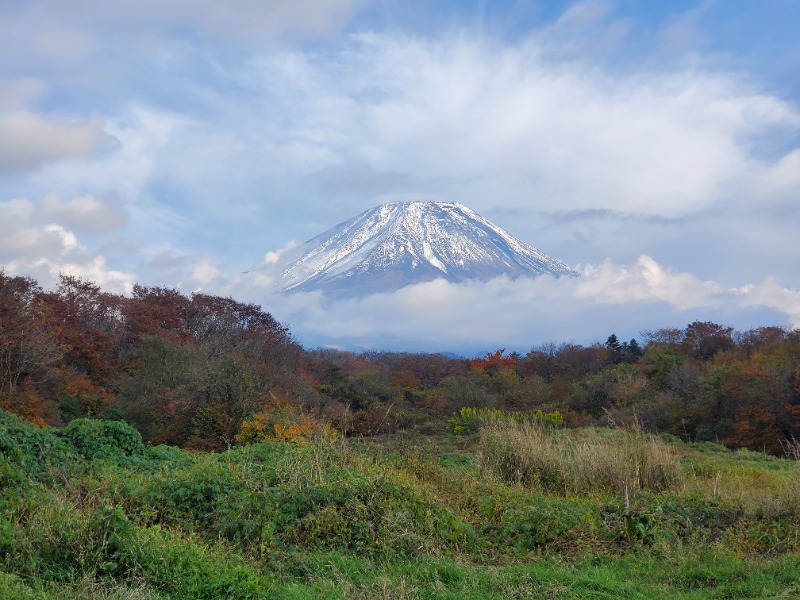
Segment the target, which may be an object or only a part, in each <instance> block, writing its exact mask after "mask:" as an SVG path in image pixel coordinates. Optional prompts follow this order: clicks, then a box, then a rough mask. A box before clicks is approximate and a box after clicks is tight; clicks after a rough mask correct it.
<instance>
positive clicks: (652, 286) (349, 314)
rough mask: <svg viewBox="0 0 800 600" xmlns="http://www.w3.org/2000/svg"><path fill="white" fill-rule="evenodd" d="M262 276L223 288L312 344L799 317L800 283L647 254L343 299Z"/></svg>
mask: <svg viewBox="0 0 800 600" xmlns="http://www.w3.org/2000/svg"><path fill="white" fill-rule="evenodd" d="M255 275H256V276H260V277H262V278H263V279H261V280H257V279H250V278H249V277H250V275H245V276H240V277H237V278H236V280H235V281H232V282H230V284H229V287H227V288H226V291H227V292H228V293H233V294H234V295H235V296H236V297H240V298H246V299H248V300H249V301H255V302H259V303H262V304H263V305H264V306H265V307H266V308H267V309H268V310H270V311H272V312H273V314H275V315H276V317H277V318H279V319H280V320H282V321H283V322H285V323H287V324H288V325H289V326H290V328H291V329H292V331H293V332H294V333H295V334H296V335H297V337H298V338H299V340H300V341H301V343H305V344H307V345H312V346H314V345H328V344H338V345H345V346H347V347H349V348H353V349H358V348H395V349H409V350H415V349H416V350H433V351H436V350H444V349H455V350H462V351H469V350H476V351H479V350H480V349H481V348H483V349H491V348H494V347H501V346H507V347H508V348H516V349H521V348H525V347H526V346H527V347H530V346H532V345H534V344H535V343H540V342H542V341H545V340H547V339H555V340H560V341H569V340H576V341H579V342H581V343H591V342H592V341H595V340H602V339H605V337H604V336H608V335H609V334H610V333H612V332H614V331H617V332H618V333H621V334H622V335H624V336H626V337H627V336H629V335H638V331H639V330H643V329H650V328H657V327H661V326H667V325H672V324H678V325H683V324H685V323H689V322H691V321H693V320H696V319H701V320H707V319H710V320H717V321H721V322H723V323H724V324H731V325H734V326H735V327H737V328H742V329H746V328H748V327H749V325H750V324H751V323H752V322H753V319H754V318H756V316H757V317H758V318H763V317H765V316H766V317H770V318H772V319H774V320H773V321H772V322H770V323H769V324H778V325H785V324H792V325H797V324H798V323H799V322H800V292H798V291H796V290H791V289H787V288H785V287H782V286H780V285H779V284H778V283H777V282H775V281H774V280H767V281H765V282H763V283H758V284H747V285H745V286H741V287H739V288H731V289H728V288H724V287H723V286H721V285H720V284H719V283H717V282H713V281H702V280H700V279H698V278H697V277H695V276H694V275H692V274H689V273H682V272H678V271H676V270H674V269H671V268H669V267H666V266H663V265H660V264H659V263H658V262H656V261H655V260H653V259H652V258H650V257H648V256H641V257H639V258H638V259H637V260H636V262H635V263H634V264H632V265H617V264H614V263H613V262H611V261H608V260H606V261H604V262H603V263H602V264H600V265H599V266H591V265H589V266H586V267H584V269H583V272H582V276H581V277H579V278H576V279H570V278H560V279H553V278H550V277H539V278H535V279H526V278H522V279H517V280H511V279H508V278H507V277H499V278H496V279H493V280H491V281H488V282H478V281H470V282H465V283H461V284H454V283H448V282H446V281H444V280H441V279H440V280H435V281H431V282H427V283H422V284H418V285H413V286H408V287H406V288H403V289H400V290H398V291H396V292H394V293H387V294H374V295H371V296H367V297H365V298H354V299H346V300H332V299H329V298H327V297H325V296H324V295H322V294H321V293H319V292H314V293H299V294H292V295H272V294H271V290H272V288H273V286H274V281H275V280H274V273H273V274H270V272H269V270H268V269H265V270H262V271H260V272H257V273H256V274H255ZM260 284H263V287H262V286H260ZM726 319H727V320H726ZM756 322H757V323H759V324H762V323H760V322H759V321H756ZM623 331H625V333H623Z"/></svg>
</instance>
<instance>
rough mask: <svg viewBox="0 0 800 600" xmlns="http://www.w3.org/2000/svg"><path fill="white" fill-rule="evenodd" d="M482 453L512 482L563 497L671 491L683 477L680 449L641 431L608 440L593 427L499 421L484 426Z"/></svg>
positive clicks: (488, 464)
mask: <svg viewBox="0 0 800 600" xmlns="http://www.w3.org/2000/svg"><path fill="white" fill-rule="evenodd" d="M480 457H481V466H482V467H483V468H484V469H485V470H486V471H487V472H490V473H493V474H494V475H496V476H498V477H500V478H501V479H502V480H504V481H506V482H508V483H513V484H519V485H523V486H528V487H532V488H537V489H541V490H544V491H547V492H552V493H558V494H563V495H565V496H568V495H571V494H587V493H592V492H600V493H615V494H627V495H631V494H635V493H636V492H638V491H639V490H654V491H660V490H668V489H674V488H675V487H676V486H678V485H680V483H681V482H682V479H683V475H682V471H681V468H680V456H679V454H678V452H677V451H676V450H675V449H674V448H673V447H671V446H669V445H667V444H666V443H665V442H663V441H661V440H660V439H658V438H656V437H654V436H650V435H647V434H643V433H629V434H627V435H624V436H621V437H619V439H616V440H609V439H605V438H604V437H603V436H601V435H600V434H599V433H598V432H597V431H596V430H594V429H581V430H562V431H553V430H549V429H546V428H544V427H542V426H540V425H537V424H529V423H518V422H516V421H506V422H497V423H491V424H489V425H487V426H485V427H484V428H483V429H482V430H481V434H480Z"/></svg>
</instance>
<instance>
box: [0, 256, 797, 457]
mask: <svg viewBox="0 0 800 600" xmlns="http://www.w3.org/2000/svg"><path fill="white" fill-rule="evenodd" d="M287 407H288V408H289V409H291V410H287ZM464 407H474V408H491V409H501V410H531V409H533V410H543V411H545V412H552V411H559V412H560V413H561V414H562V415H563V416H564V419H565V422H566V423H567V424H568V425H572V426H580V425H586V424H606V423H612V422H613V423H632V422H634V421H635V422H636V423H637V424H638V426H641V427H644V428H646V429H648V430H652V431H658V432H664V433H669V434H673V435H676V436H679V437H681V438H683V439H686V440H690V441H718V442H722V443H724V444H726V445H728V446H730V447H734V448H751V449H764V450H767V451H770V452H773V453H780V452H782V449H783V445H784V444H785V443H786V441H787V440H792V439H796V438H800V330H789V329H786V328H782V327H772V326H770V327H759V328H756V329H753V330H750V331H743V332H741V331H734V330H733V328H731V327H727V326H724V325H719V324H716V323H712V322H701V321H696V322H693V323H690V324H689V325H687V326H686V327H684V328H675V327H664V328H661V329H654V330H648V331H643V332H641V333H640V339H639V340H636V339H631V340H630V341H627V342H626V341H620V340H619V339H618V338H617V336H616V335H614V334H611V335H609V337H608V339H607V340H606V342H605V343H600V342H598V343H596V344H592V345H589V346H583V345H579V344H570V343H556V342H547V343H544V344H540V345H538V346H535V347H534V348H532V349H531V351H530V352H528V353H527V354H526V355H524V356H522V355H520V354H517V353H511V354H505V352H504V351H503V350H502V349H499V350H493V351H492V352H488V353H487V354H486V355H485V356H484V357H479V358H474V359H471V360H470V359H458V358H450V357H446V356H441V355H431V354H415V353H395V352H366V353H350V352H341V351H334V350H326V349H309V350H306V349H303V348H302V347H301V346H300V345H299V344H298V343H297V341H296V340H294V338H293V337H292V335H291V332H290V331H289V330H288V329H287V328H286V327H285V326H283V325H282V324H280V323H279V322H277V321H276V320H275V319H274V318H273V317H272V315H270V314H269V313H268V312H265V311H264V310H263V309H262V308H261V307H259V306H257V305H254V304H246V303H241V302H238V301H236V300H234V299H232V298H225V297H220V296H214V295H208V294H201V293H195V294H190V295H185V294H183V293H181V292H180V291H178V290H175V289H170V288H163V287H144V286H140V285H137V286H135V287H134V288H133V292H132V294H131V295H130V296H122V295H117V294H111V293H108V292H104V291H103V290H101V289H100V288H99V287H98V286H97V285H95V284H93V283H91V282H89V281H86V280H83V279H80V278H77V277H73V276H70V275H62V276H61V277H60V279H59V283H58V285H57V286H56V288H55V289H54V290H49V291H48V290H44V289H43V288H41V287H40V286H39V284H38V283H37V282H36V281H35V280H34V279H32V278H29V277H23V276H10V275H8V274H6V273H5V272H3V271H2V270H0V408H2V409H4V410H7V411H10V412H14V413H16V414H19V415H21V416H22V417H24V418H25V419H26V420H28V421H29V422H32V423H35V424H38V425H41V426H44V425H64V424H66V423H68V422H69V421H71V420H73V419H75V418H77V417H84V416H91V417H97V418H102V419H107V420H124V421H126V422H128V423H130V424H131V425H133V426H134V427H136V428H137V429H138V430H139V431H140V432H141V433H142V435H143V437H144V439H145V440H146V441H148V442H150V443H153V444H159V443H166V444H172V445H177V446H181V447H186V448H193V449H198V450H218V449H223V448H226V447H228V446H230V445H232V444H235V443H237V436H238V439H239V440H241V439H242V437H241V434H242V431H243V424H244V431H247V432H251V431H253V430H254V428H253V423H254V422H266V421H264V419H266V417H265V416H264V415H265V414H267V413H269V411H270V410H278V411H280V414H282V415H284V414H290V413H292V412H294V413H295V414H302V415H311V416H313V417H314V418H316V419H319V420H321V421H325V422H328V423H330V424H332V425H333V426H334V427H336V428H337V429H338V430H340V431H342V432H344V433H345V434H348V435H374V434H381V433H387V432H391V431H396V430H399V429H406V428H416V429H417V430H418V431H420V432H422V433H424V432H426V431H430V432H434V431H441V430H443V429H444V426H443V425H442V423H444V422H445V421H446V420H447V418H449V417H451V416H452V415H453V413H454V412H456V411H459V410H460V409H461V408H464ZM254 415H257V416H258V419H262V421H258V420H256V421H253V419H254ZM270 422H271V421H270Z"/></svg>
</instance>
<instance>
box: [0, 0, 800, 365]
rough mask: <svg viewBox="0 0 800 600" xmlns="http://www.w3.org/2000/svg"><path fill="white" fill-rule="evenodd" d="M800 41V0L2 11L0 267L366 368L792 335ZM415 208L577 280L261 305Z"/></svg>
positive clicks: (197, 2) (450, 0)
mask: <svg viewBox="0 0 800 600" xmlns="http://www.w3.org/2000/svg"><path fill="white" fill-rule="evenodd" d="M798 28H800V2H797V1H796V0H761V1H759V2H752V1H751V0H716V1H715V0H705V1H701V0H673V1H670V2H651V1H649V0H616V1H614V0H608V1H605V0H589V1H586V2H563V1H558V0H550V1H543V0H541V1H534V0H493V1H491V2H489V1H487V0H482V1H478V0H475V1H472V0H438V1H437V0H404V1H403V2H400V1H399V0H386V1H379V0H374V1H371V0H271V1H269V2H263V1H261V0H229V1H228V2H218V1H211V0H192V1H191V2H190V1H189V0H158V1H156V0H136V1H134V0H117V1H115V2H113V3H109V2H101V1H100V0H80V1H78V2H70V3H67V2H63V1H60V0H32V1H30V2H17V1H14V0H0V39H2V40H3V51H2V52H0V266H2V268H3V269H4V270H5V272H6V273H7V274H13V275H26V276H31V277H34V278H36V279H37V280H38V281H39V283H40V284H41V285H42V286H44V287H45V288H50V287H52V286H54V285H55V283H56V282H57V280H58V275H59V273H70V274H73V275H78V276H80V277H83V278H85V279H88V280H91V281H93V282H95V283H97V284H99V285H100V286H101V287H103V288H104V289H106V290H108V291H112V292H115V293H128V292H129V291H130V290H131V288H132V286H133V284H134V283H139V284H141V285H145V286H163V287H169V288H176V289H179V290H181V291H182V292H184V293H187V294H190V293H192V292H196V291H201V292H205V293H212V294H219V295H225V296H232V297H234V298H236V299H237V300H241V301H245V302H254V303H257V304H260V305H261V306H262V307H263V308H264V309H265V310H267V311H269V312H271V313H272V314H273V315H274V316H275V317H276V318H277V319H279V320H280V321H281V322H283V323H285V324H286V325H288V326H289V327H290V329H291V331H292V332H293V333H294V335H295V337H296V339H297V340H298V341H299V342H300V343H301V344H303V345H304V346H306V347H321V346H330V347H337V348H344V349H349V350H354V351H360V350H371V349H376V350H382V349H388V350H402V351H433V352H435V351H451V352H458V353H463V354H465V355H474V354H480V353H483V352H487V351H493V350H495V349H497V348H501V347H505V348H507V349H509V350H511V349H513V350H517V351H520V352H525V351H527V350H530V349H531V348H532V347H536V346H538V345H541V344H544V343H547V342H550V341H556V342H574V343H581V344H588V343H593V342H595V341H600V342H602V341H604V340H605V339H606V338H607V337H608V335H610V334H611V333H616V334H617V336H618V337H619V338H620V339H629V338H631V337H637V338H639V339H641V332H643V331H645V330H649V329H657V328H660V327H668V326H676V327H685V326H686V324H688V323H690V322H692V321H695V320H703V321H706V320H710V321H714V322H716V323H721V324H725V325H731V326H733V327H735V328H736V329H738V330H747V329H750V328H754V327H758V326H762V325H781V326H786V327H800V269H798V265H800V242H798V240H800V66H798V65H800V37H799V36H797V34H796V32H797V30H798ZM420 199H423V200H442V201H454V202H460V203H462V204H465V205H466V206H468V207H470V208H471V209H473V210H474V211H475V212H477V213H478V214H480V215H482V216H484V217H486V218H488V219H490V220H491V221H493V222H494V223H496V224H497V225H499V226H500V227H502V228H504V229H505V230H506V231H507V232H509V233H510V234H512V235H514V236H516V237H518V238H519V239H521V240H522V241H524V242H526V243H528V244H530V245H532V246H534V247H536V248H537V249H539V250H541V251H543V252H545V253H547V254H548V255H550V256H553V257H555V258H557V259H559V260H562V261H564V262H566V263H567V264H569V265H570V266H572V267H574V268H576V269H578V270H579V271H580V272H581V273H582V276H581V277H580V278H577V279H575V280H567V279H558V280H554V279H551V278H547V277H543V278H537V279H519V280H516V281H511V280H508V279H506V278H499V279H496V280H493V281H490V282H483V283H479V282H467V283H464V284H449V283H446V282H444V281H434V282H430V283H426V284H420V285H417V286H412V287H409V288H405V289H403V290H400V291H398V292H395V293H392V294H378V295H374V296H370V297H367V298H361V299H351V300H337V301H334V300H330V299H327V298H325V297H323V296H321V295H319V294H296V295H293V296H285V295H275V294H273V293H272V290H273V289H274V286H275V281H276V277H277V276H278V273H277V272H276V264H277V263H276V259H277V258H278V257H279V256H280V254H281V252H282V251H283V250H285V249H286V248H289V247H291V246H292V245H293V244H297V243H302V242H304V241H306V240H308V239H310V238H312V237H314V236H316V235H318V234H319V233H321V232H323V231H324V230H326V229H328V228H330V227H332V226H334V225H336V224H338V223H340V222H342V221H345V220H347V219H350V218H352V217H354V216H355V215H357V214H358V213H360V212H362V211H364V210H366V209H368V208H371V207H373V206H376V205H378V204H381V203H385V202H396V201H407V200H420Z"/></svg>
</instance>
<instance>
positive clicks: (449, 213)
mask: <svg viewBox="0 0 800 600" xmlns="http://www.w3.org/2000/svg"><path fill="white" fill-rule="evenodd" d="M284 260H285V262H284V263H283V265H284V270H283V274H282V282H281V284H280V286H279V288H278V290H277V291H280V292H295V291H313V290H322V291H323V292H325V293H327V294H328V295H332V296H340V297H341V296H359V295H365V294H369V293H375V292H386V291H394V290H396V289H399V288H401V287H404V286H406V285H410V284H413V283H420V282H423V281H431V280H433V279H436V278H444V279H446V280H448V281H452V282H461V281H466V280H468V279H479V280H482V281H487V280H489V279H493V278H494V277H498V276H500V275H504V274H505V275H508V276H510V277H532V276H537V275H553V276H561V275H567V276H570V277H574V276H577V275H578V273H577V272H576V271H574V270H573V269H571V268H570V267H568V266H567V265H565V264H564V263H562V262H560V261H558V260H555V259H553V258H550V257H549V256H547V255H546V254H543V253H541V252H539V251H538V250H536V249H535V248H532V247H531V246H528V245H527V244H525V243H523V242H521V241H520V240H518V239H517V238H515V237H513V236H511V235H509V234H508V233H506V232H505V231H503V230H502V229H501V228H500V227H498V226H497V225H495V224H493V223H491V222H490V221H488V220H487V219H484V218H483V217H481V216H480V215H477V214H475V213H474V212H473V211H472V210H470V209H469V208H467V207H466V206H463V205H462V204H458V203H455V202H405V203H396V204H384V205H381V206H377V207H375V208H372V209H370V210H367V211H365V212H363V213H361V214H360V215H358V216H357V217H355V218H353V219H350V220H349V221H345V222H344V223H340V224H339V225H337V226H336V227H333V228H332V229H329V230H328V231H326V232H324V233H322V234H320V235H318V236H317V237H315V238H313V239H311V240H309V241H308V242H306V243H305V244H303V245H301V246H299V247H298V248H296V249H295V250H294V251H293V252H292V253H291V254H290V255H289V256H287V257H286V258H285V259H284Z"/></svg>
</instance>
